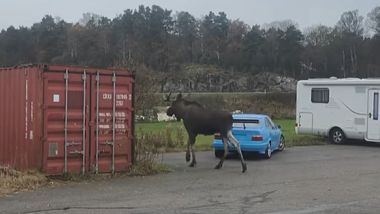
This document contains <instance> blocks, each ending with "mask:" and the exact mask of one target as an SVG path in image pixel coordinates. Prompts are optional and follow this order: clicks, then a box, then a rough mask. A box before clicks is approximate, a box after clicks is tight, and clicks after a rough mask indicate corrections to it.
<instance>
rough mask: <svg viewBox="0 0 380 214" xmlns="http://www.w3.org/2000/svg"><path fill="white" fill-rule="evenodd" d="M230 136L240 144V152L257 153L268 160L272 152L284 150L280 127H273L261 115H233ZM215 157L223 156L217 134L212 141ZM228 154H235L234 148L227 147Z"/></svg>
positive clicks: (221, 145)
mask: <svg viewBox="0 0 380 214" xmlns="http://www.w3.org/2000/svg"><path fill="white" fill-rule="evenodd" d="M232 117H233V127H232V134H233V135H234V136H235V138H236V139H237V140H238V141H239V142H240V147H241V151H242V152H258V153H260V154H262V155H264V157H265V158H267V159H269V158H271V156H272V152H273V151H276V150H278V151H282V150H284V148H285V138H284V136H283V135H282V131H281V127H280V126H277V125H275V124H274V123H273V122H272V120H271V119H270V118H269V117H268V116H267V115H262V114H233V115H232ZM213 147H214V150H215V156H216V157H221V156H223V154H224V146H223V142H222V139H221V137H220V135H219V134H216V135H215V138H214V141H213ZM228 150H229V152H236V148H235V147H234V146H233V145H232V144H229V145H228Z"/></svg>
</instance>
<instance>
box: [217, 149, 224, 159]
mask: <svg viewBox="0 0 380 214" xmlns="http://www.w3.org/2000/svg"><path fill="white" fill-rule="evenodd" d="M223 155H224V150H215V157H216V158H222V157H223Z"/></svg>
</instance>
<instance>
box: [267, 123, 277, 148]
mask: <svg viewBox="0 0 380 214" xmlns="http://www.w3.org/2000/svg"><path fill="white" fill-rule="evenodd" d="M265 123H266V124H267V127H268V129H269V135H270V138H271V142H272V145H271V147H272V150H273V149H275V148H277V147H278V145H279V143H280V130H279V129H278V127H277V126H276V125H275V124H274V123H273V122H272V120H271V119H270V118H269V117H266V118H265Z"/></svg>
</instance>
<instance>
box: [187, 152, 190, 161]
mask: <svg viewBox="0 0 380 214" xmlns="http://www.w3.org/2000/svg"><path fill="white" fill-rule="evenodd" d="M189 161H190V153H186V162H189Z"/></svg>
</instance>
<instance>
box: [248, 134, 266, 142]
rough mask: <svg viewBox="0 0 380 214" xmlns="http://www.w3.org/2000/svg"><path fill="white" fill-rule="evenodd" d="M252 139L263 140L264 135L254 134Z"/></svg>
mask: <svg viewBox="0 0 380 214" xmlns="http://www.w3.org/2000/svg"><path fill="white" fill-rule="evenodd" d="M251 140H252V141H262V140H263V136H262V135H252V137H251Z"/></svg>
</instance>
